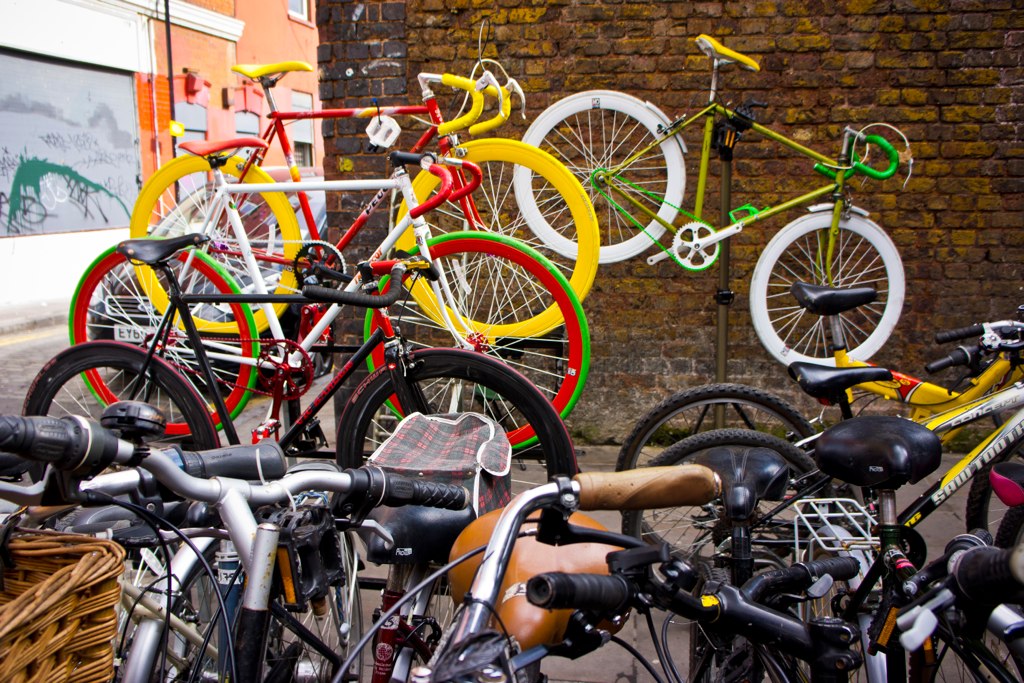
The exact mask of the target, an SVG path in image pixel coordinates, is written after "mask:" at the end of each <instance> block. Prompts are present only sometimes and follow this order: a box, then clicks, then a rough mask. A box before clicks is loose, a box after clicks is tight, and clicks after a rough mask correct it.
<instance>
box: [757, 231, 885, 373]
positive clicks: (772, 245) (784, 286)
mask: <svg viewBox="0 0 1024 683" xmlns="http://www.w3.org/2000/svg"><path fill="white" fill-rule="evenodd" d="M831 225H832V214H831V212H827V211H820V212H816V213H812V214H810V215H809V216H804V217H802V218H798V219H797V220H795V221H793V222H792V223H790V224H789V225H787V226H786V227H784V228H783V229H782V230H780V231H779V233H778V234H777V235H775V237H773V238H772V239H771V241H770V242H769V243H768V246H767V247H766V248H765V250H764V251H763V252H761V256H760V257H758V259H757V264H756V266H755V267H754V274H753V276H752V277H751V279H750V317H751V319H752V322H753V324H754V331H755V332H757V336H758V338H759V339H760V340H761V343H762V344H763V345H764V347H765V348H766V349H767V350H768V352H769V353H770V354H772V356H774V357H775V359H776V360H778V361H779V362H780V363H783V364H786V365H789V364H790V363H793V362H795V361H810V362H814V363H820V364H824V365H830V366H835V358H834V357H833V354H832V349H831V347H830V341H829V340H830V339H831V336H830V335H829V334H828V330H827V329H826V322H825V320H824V319H823V318H822V317H820V316H817V315H813V314H811V313H808V312H807V311H806V310H804V309H802V308H800V306H798V305H797V303H796V300H794V299H793V297H792V295H791V294H790V291H789V288H790V286H791V285H792V284H793V283H794V282H796V281H798V280H799V281H802V282H808V283H811V284H815V285H827V286H830V287H865V286H867V287H874V288H875V289H876V290H877V292H878V298H877V299H876V300H875V302H874V303H872V304H869V305H867V306H861V307H859V308H857V309H854V310H852V311H847V312H846V313H843V314H841V315H840V316H839V318H840V320H841V322H842V324H843V329H844V331H845V334H846V340H847V351H848V352H849V354H850V357H851V358H854V359H856V360H860V361H866V360H867V359H868V358H870V357H871V356H873V355H874V354H875V353H876V352H877V351H878V350H879V349H880V348H882V345H883V344H885V342H886V340H887V339H888V338H889V335H890V334H891V333H892V330H893V328H894V327H895V326H896V322H897V321H898V320H899V317H900V310H901V309H902V308H903V294H904V290H905V280H904V277H903V263H902V261H901V260H900V255H899V253H898V252H897V251H896V246H895V245H894V244H893V243H892V240H891V239H889V236H888V235H886V234H885V232H884V231H883V230H882V229H881V228H880V227H878V225H876V224H875V223H873V222H872V221H869V220H868V219H867V218H864V217H863V216H860V215H858V214H856V213H851V214H850V215H848V216H847V217H845V218H843V219H842V220H841V221H840V222H839V233H838V234H837V235H836V237H835V241H834V246H833V249H832V252H831V254H829V253H828V247H829V244H828V242H829V232H830V228H831Z"/></svg>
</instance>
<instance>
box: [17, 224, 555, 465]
mask: <svg viewBox="0 0 1024 683" xmlns="http://www.w3.org/2000/svg"><path fill="white" fill-rule="evenodd" d="M197 239H198V237H197V236H195V235H185V236H182V237H179V238H171V239H169V240H149V239H143V240H129V241H128V242H125V243H124V244H122V246H121V250H122V253H130V254H131V256H132V258H133V259H134V260H136V261H139V262H142V263H145V264H147V265H148V266H150V267H152V268H156V269H157V270H163V271H164V273H165V275H167V282H168V284H169V286H170V288H171V292H172V294H171V307H170V308H169V309H168V311H167V313H166V314H165V316H164V318H163V322H162V328H161V329H160V330H158V332H157V333H156V334H155V335H154V337H153V340H152V342H151V345H150V347H149V350H148V352H147V351H143V350H141V349H132V350H131V354H134V355H135V356H139V355H141V356H142V359H141V361H140V366H141V367H140V369H139V374H140V375H141V376H147V374H146V373H147V372H148V369H147V367H148V366H146V362H147V361H151V360H153V354H155V353H156V352H157V351H158V349H159V348H160V347H161V346H163V345H164V341H163V340H164V339H165V338H166V337H167V335H169V334H170V330H171V328H172V327H173V326H172V325H171V324H170V322H171V320H173V319H175V316H177V317H178V319H180V321H181V324H182V325H183V327H184V329H185V336H186V338H187V339H188V340H189V342H190V348H191V349H193V350H194V351H195V359H196V361H197V364H198V365H199V367H200V368H201V373H200V375H201V378H202V379H204V380H205V382H206V384H207V386H208V387H217V383H216V379H215V378H212V374H213V372H212V369H211V368H210V367H209V366H210V358H209V357H208V355H207V352H206V350H205V346H204V345H203V344H201V343H199V339H198V337H199V332H198V330H197V328H196V325H195V323H194V321H193V320H192V318H191V315H190V308H189V306H190V304H195V303H204V304H211V305H220V304H223V303H224V302H225V301H231V300H237V299H238V297H239V295H219V294H212V295H187V294H182V293H181V292H180V290H179V289H178V286H177V282H176V280H175V279H174V274H173V272H171V271H170V268H169V267H168V266H167V263H168V262H169V261H171V260H173V259H174V258H175V255H176V253H177V251H178V250H179V249H181V248H182V247H184V246H186V245H187V244H189V243H192V242H194V241H195V240H197ZM412 265H413V267H422V266H423V265H424V264H423V263H422V262H413V263H412ZM374 268H376V269H377V271H378V272H380V271H382V270H383V269H384V268H388V269H390V273H391V276H392V278H396V277H397V278H399V279H401V277H402V274H403V273H404V271H405V264H403V263H394V262H378V263H376V264H373V265H371V266H368V269H369V270H368V272H373V269H374ZM305 291H306V292H307V294H309V295H311V296H312V295H315V296H318V297H319V298H320V300H325V301H331V302H334V303H335V304H339V305H340V304H349V305H356V306H364V307H375V308H379V309H380V312H379V314H378V315H379V316H380V325H379V327H378V328H377V329H376V330H375V331H374V333H373V334H372V335H371V336H370V338H369V339H368V340H367V342H365V343H364V344H363V345H362V346H361V347H360V348H359V349H358V350H357V351H356V352H355V353H354V354H353V356H352V357H351V358H350V359H349V360H348V362H346V363H345V364H344V365H343V366H342V367H341V369H340V370H339V371H338V373H337V374H336V375H335V377H334V378H333V379H332V380H331V381H330V382H329V383H328V384H327V386H325V387H324V389H323V390H322V391H321V392H320V394H319V395H317V396H316V397H315V398H314V399H313V400H312V402H311V403H310V405H309V406H308V407H307V408H306V409H305V410H304V411H303V412H302V413H301V414H300V415H296V416H294V420H293V421H292V422H291V424H290V425H289V427H288V428H287V430H286V431H284V433H283V434H279V433H278V432H279V431H280V424H279V423H278V422H277V421H276V413H275V411H278V410H279V409H280V406H281V403H282V401H283V398H284V397H285V396H287V392H289V391H292V390H293V389H294V387H295V384H294V380H295V377H294V375H292V374H291V373H290V372H289V365H288V364H287V358H280V359H276V361H274V360H273V359H272V358H271V357H269V356H264V355H261V356H260V358H259V359H258V361H259V367H260V369H261V370H263V371H264V372H266V370H267V368H270V369H272V370H273V372H267V373H266V374H268V375H270V376H271V377H272V378H273V379H274V382H275V384H274V385H273V387H272V388H273V391H274V395H275V397H276V400H275V402H274V404H273V406H272V410H271V416H270V419H269V420H267V421H265V422H264V423H263V424H262V425H261V426H260V427H258V428H257V429H256V430H254V438H255V439H259V438H265V437H267V436H279V441H280V444H281V446H282V447H283V448H284V449H285V452H286V453H287V454H288V455H289V457H301V456H316V455H319V454H321V453H322V449H323V448H324V447H325V446H326V444H327V440H326V437H325V435H324V434H323V430H322V428H321V427H320V423H319V420H318V419H317V417H316V416H317V413H318V412H319V411H320V410H321V409H322V408H323V407H324V406H325V405H328V404H329V403H330V400H331V398H332V396H333V395H334V394H335V393H336V392H337V390H338V389H339V388H340V387H341V386H342V384H343V383H344V382H345V381H346V380H347V379H348V378H349V377H351V375H352V373H353V372H354V370H355V368H356V367H357V366H358V365H359V364H360V363H362V362H363V360H365V358H366V357H367V356H368V355H369V354H370V353H372V352H373V351H374V350H375V349H377V348H378V347H379V348H383V349H384V357H385V361H386V362H385V363H384V364H383V365H382V366H381V367H380V368H378V370H377V371H375V372H374V373H372V374H370V375H369V376H368V377H367V378H366V379H365V380H364V381H363V382H362V383H361V384H360V386H359V387H358V388H357V389H356V390H355V391H354V392H353V393H352V395H351V396H350V398H349V400H348V402H347V403H346V406H345V408H344V412H343V417H342V419H341V420H340V422H339V431H338V438H337V443H336V446H335V449H334V451H333V453H330V454H329V457H332V458H336V459H337V460H338V461H339V462H342V463H345V464H346V466H348V465H357V464H358V463H360V462H362V459H363V457H364V455H365V454H367V453H370V452H372V451H373V450H375V448H376V446H377V445H379V443H380V442H381V441H382V440H383V439H384V438H386V437H387V435H388V434H390V433H391V431H392V430H393V429H394V425H395V422H396V421H397V420H396V418H397V417H401V416H402V415H407V414H410V413H412V412H417V411H418V412H421V413H424V414H433V413H436V412H462V411H465V410H467V409H471V410H477V411H479V412H484V413H486V414H489V415H491V416H494V418H495V419H496V421H497V422H499V423H500V424H502V426H503V427H504V428H505V429H506V430H507V431H508V432H509V440H510V441H511V442H513V443H515V444H517V445H518V446H520V450H519V451H518V455H519V456H520V457H521V458H537V457H539V459H540V460H542V461H544V462H548V463H557V464H558V471H563V470H564V471H570V470H572V469H574V467H575V463H574V459H573V457H572V454H571V452H569V453H568V454H567V453H566V451H565V439H564V438H563V437H564V427H562V426H561V422H560V420H552V419H551V414H552V411H553V408H552V404H551V403H550V402H549V401H548V400H547V399H546V398H544V397H543V395H542V394H539V393H538V389H537V387H536V386H535V385H534V384H533V383H532V382H530V381H529V380H528V379H527V378H525V377H524V376H522V375H521V374H519V373H518V372H516V371H515V370H513V369H512V368H510V367H509V366H507V365H505V364H503V363H501V362H499V361H497V360H494V359H492V358H490V357H488V356H486V355H484V354H480V353H476V352H473V351H466V350H459V349H423V350H415V351H410V350H409V349H407V348H406V346H405V344H404V343H403V341H402V338H401V337H400V336H399V335H398V334H397V331H396V330H395V329H394V328H393V327H392V325H391V324H390V319H389V317H388V316H387V311H386V307H387V306H388V305H390V304H391V303H393V302H394V301H395V300H396V299H397V298H398V296H399V295H400V293H401V292H400V290H399V289H398V288H395V289H394V290H392V291H391V292H389V293H388V294H387V295H379V294H367V293H363V292H359V291H338V290H333V289H326V288H315V287H309V286H307V287H306V288H305ZM243 298H244V299H245V300H246V301H247V302H262V301H267V302H276V301H278V300H279V299H280V296H277V297H275V296H274V295H266V296H264V297H259V296H244V295H243ZM289 301H291V302H295V301H296V297H291V298H290V299H289ZM302 301H303V302H306V301H309V300H308V299H305V298H303V299H302ZM97 344H102V342H88V343H85V344H80V345H78V346H76V347H74V348H73V349H71V350H69V352H67V353H66V354H64V355H63V357H62V358H61V361H60V362H56V363H53V364H51V365H49V366H48V367H47V368H46V370H45V373H44V374H45V377H43V376H41V377H40V378H37V380H36V382H35V383H34V384H33V388H32V391H31V392H30V395H29V396H28V397H26V408H29V409H31V410H32V411H33V412H37V413H42V414H47V413H49V412H50V411H51V410H56V409H59V404H56V403H55V402H54V396H56V395H59V393H60V391H61V389H62V387H63V386H64V385H65V384H66V383H69V382H70V383H77V382H78V377H79V375H80V374H81V373H83V372H87V367H88V359H89V358H90V357H91V356H92V354H94V353H95V346H96V345H97ZM126 348H128V349H131V347H126ZM147 353H148V355H147ZM72 357H77V358H78V359H85V363H84V364H83V363H72ZM235 361H236V362H238V359H235ZM254 367H255V366H254ZM115 395H116V396H118V397H119V398H134V397H135V396H136V395H128V394H117V393H115ZM208 395H209V398H210V399H211V400H212V401H213V403H214V405H215V407H216V409H217V414H218V415H225V414H226V413H225V412H224V411H225V410H226V408H225V407H224V405H223V399H222V397H221V396H220V394H219V392H217V391H216V390H215V391H213V392H208ZM193 400H194V398H193V397H192V396H191V395H189V394H185V395H182V396H177V397H176V401H177V403H179V404H182V405H185V404H188V403H189V402H190V401H193ZM105 407H106V406H105V404H103V403H100V402H94V403H93V404H92V408H93V410H94V411H95V410H102V409H104V408H105ZM198 412H199V414H200V415H201V416H202V417H203V418H205V419H207V420H208V419H209V418H208V416H207V414H206V411H204V410H199V411H198ZM554 414H556V415H557V412H555V413H554ZM221 422H222V425H221V426H222V428H223V429H224V430H225V434H226V436H227V438H228V439H229V441H231V442H232V443H237V441H238V439H237V434H236V433H235V430H234V426H233V424H232V423H231V421H230V420H229V419H224V420H222V421H221ZM188 427H189V425H182V426H179V428H182V429H187V428H188ZM533 444H536V446H537V447H536V448H532V447H531V446H532V445H533ZM527 454H529V455H527ZM567 459H568V460H567ZM520 461H521V462H522V463H523V464H525V460H522V459H521V460H520Z"/></svg>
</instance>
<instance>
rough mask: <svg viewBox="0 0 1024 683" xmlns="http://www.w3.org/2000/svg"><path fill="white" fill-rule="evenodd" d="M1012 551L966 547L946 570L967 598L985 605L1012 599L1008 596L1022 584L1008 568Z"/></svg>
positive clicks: (1020, 591)
mask: <svg viewBox="0 0 1024 683" xmlns="http://www.w3.org/2000/svg"><path fill="white" fill-rule="evenodd" d="M1012 552H1013V551H1011V550H1006V549H1003V548H993V547H991V546H980V547H977V548H972V549H970V550H966V551H964V552H963V553H962V554H961V555H960V556H959V557H958V558H956V559H954V560H953V566H952V567H951V568H950V574H951V575H952V576H953V578H954V579H955V580H956V584H957V587H958V588H959V589H960V592H961V593H962V594H963V595H964V596H965V597H967V598H968V599H970V600H973V601H976V602H978V603H980V604H986V605H993V604H999V603H1003V602H1014V601H1015V600H1014V599H1013V598H1011V597H1010V596H1019V595H1020V594H1021V593H1022V592H1024V586H1022V585H1021V583H1020V581H1018V580H1017V579H1016V578H1015V577H1014V575H1013V572H1012V571H1011V570H1010V556H1011V554H1012Z"/></svg>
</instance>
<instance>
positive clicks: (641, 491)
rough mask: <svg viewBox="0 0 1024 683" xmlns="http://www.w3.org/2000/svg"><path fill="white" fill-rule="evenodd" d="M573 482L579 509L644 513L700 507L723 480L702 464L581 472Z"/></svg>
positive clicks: (716, 492) (711, 496) (708, 500)
mask: <svg viewBox="0 0 1024 683" xmlns="http://www.w3.org/2000/svg"><path fill="white" fill-rule="evenodd" d="M573 481H575V482H577V483H578V484H579V487H580V492H579V505H580V509H581V510H647V509H651V508H666V507H676V506H679V505H703V504H704V503H707V502H710V501H712V500H714V499H715V498H716V497H717V496H718V495H719V494H720V493H721V492H722V481H721V479H719V477H718V475H717V474H715V473H714V472H713V471H712V470H711V469H709V468H707V467H703V466H701V465H682V466H679V467H676V466H671V467H641V468H639V469H635V470H625V471H622V472H583V473H580V474H577V475H576V476H575V477H574V478H573Z"/></svg>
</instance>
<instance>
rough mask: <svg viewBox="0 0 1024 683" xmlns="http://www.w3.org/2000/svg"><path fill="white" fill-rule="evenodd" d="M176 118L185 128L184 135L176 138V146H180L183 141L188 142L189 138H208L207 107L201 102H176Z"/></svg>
mask: <svg viewBox="0 0 1024 683" xmlns="http://www.w3.org/2000/svg"><path fill="white" fill-rule="evenodd" d="M174 120H175V121H177V122H178V123H180V124H181V125H182V126H184V128H185V133H184V135H182V136H180V137H176V138H174V145H175V146H178V145H180V144H181V143H183V142H188V141H189V140H205V139H206V129H207V123H206V107H204V106H202V105H201V104H189V103H188V102H175V103H174Z"/></svg>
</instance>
